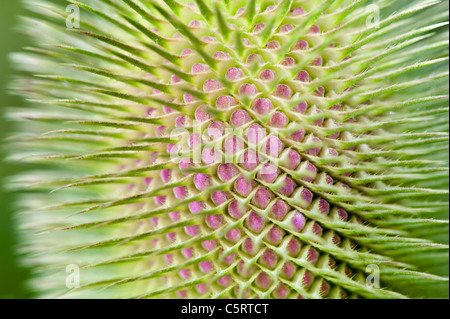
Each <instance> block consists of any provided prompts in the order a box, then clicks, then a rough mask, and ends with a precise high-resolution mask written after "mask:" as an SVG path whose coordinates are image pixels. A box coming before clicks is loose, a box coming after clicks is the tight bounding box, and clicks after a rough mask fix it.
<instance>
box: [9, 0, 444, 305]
mask: <svg viewBox="0 0 450 319" xmlns="http://www.w3.org/2000/svg"><path fill="white" fill-rule="evenodd" d="M25 4H26V6H27V8H28V9H30V10H31V11H33V12H32V13H30V17H29V18H24V19H23V21H22V24H21V25H22V30H23V31H25V32H26V33H27V34H29V35H31V37H32V38H33V41H34V46H32V47H28V48H26V50H27V52H26V53H19V54H16V55H15V56H14V57H13V61H14V63H15V65H16V66H17V68H19V69H20V70H23V71H25V72H24V73H23V75H21V76H18V78H17V80H16V82H15V83H14V85H13V88H14V89H15V90H16V92H18V93H19V94H21V95H22V96H24V97H26V98H27V99H28V100H29V102H28V103H29V107H27V108H24V109H15V110H12V111H11V113H10V115H11V118H13V119H15V120H18V124H17V128H18V130H17V131H18V132H17V133H16V134H15V138H14V139H13V143H12V146H11V147H12V148H13V152H14V155H15V156H16V158H17V157H20V158H21V159H22V160H26V161H30V162H32V163H33V170H30V171H27V172H26V173H25V174H24V175H23V176H18V177H17V178H16V180H15V184H13V185H17V187H19V188H20V189H21V190H22V200H21V202H20V204H21V212H20V214H19V215H18V221H19V225H20V230H21V231H20V234H21V240H22V246H21V250H20V252H21V253H23V255H24V261H25V262H26V264H27V265H28V266H30V267H32V268H33V269H34V270H35V275H34V279H33V281H32V283H31V285H32V286H33V288H34V289H35V290H36V292H37V293H38V294H39V296H45V297H87V298H107V297H112V298H257V297H258V298H404V297H446V296H447V294H448V283H447V280H448V278H447V276H448V251H447V248H448V246H447V244H448V224H447V222H446V219H447V218H448V217H447V215H448V213H447V209H446V207H447V206H446V201H447V189H448V180H447V171H446V166H447V165H448V154H447V146H448V113H447V112H448V108H447V104H448V97H447V90H448V89H447V84H448V83H447V81H448V78H447V76H448V73H447V70H446V69H447V67H448V61H447V57H448V42H447V32H446V25H447V23H446V21H447V6H448V3H446V2H442V3H441V2H440V1H401V0H399V1H384V0H379V1H364V0H358V1H350V0H340V1H330V0H321V1H319V0H283V1H270V0H267V1H264V0H245V1H243V0H242V1H241V0H237V1H209V0H197V1H194V2H188V1H182V0H178V1H174V0H170V1H169V0H154V1H148V0H139V1H138V0H95V1H93V0H83V2H76V1H70V2H64V1H56V2H55V3H53V2H49V1H43V0H27V1H25ZM68 4H71V6H70V7H66V6H67V5H68ZM68 8H69V9H70V8H71V9H72V11H71V10H68ZM75 9H78V10H79V13H80V15H79V19H80V20H79V22H80V26H79V28H78V27H73V25H72V27H69V26H68V24H67V23H68V22H72V24H73V22H74V21H76V19H77V16H76V12H77V10H75ZM74 19H75V20H74ZM25 190H26V191H25ZM68 266H70V267H75V268H76V269H79V278H80V287H73V285H72V286H71V285H70V282H69V283H68V279H67V278H68V276H69V273H68V272H66V271H67V269H72V268H70V267H69V268H68ZM69 281H70V280H69Z"/></svg>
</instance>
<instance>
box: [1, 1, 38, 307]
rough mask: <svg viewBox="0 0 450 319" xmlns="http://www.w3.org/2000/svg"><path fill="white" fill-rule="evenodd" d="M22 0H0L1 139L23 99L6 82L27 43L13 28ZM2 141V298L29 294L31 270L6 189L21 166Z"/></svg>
mask: <svg viewBox="0 0 450 319" xmlns="http://www.w3.org/2000/svg"><path fill="white" fill-rule="evenodd" d="M24 11H25V10H23V8H22V5H21V1H18V0H1V1H0V141H1V142H2V141H3V139H4V137H5V136H6V133H7V132H8V131H10V130H11V124H10V123H7V122H6V121H5V119H4V111H5V108H6V107H10V106H20V105H21V104H23V101H22V100H21V99H20V98H19V97H16V96H11V95H8V93H7V89H6V87H7V85H8V83H9V81H11V79H12V74H13V72H14V71H13V70H12V68H11V66H10V63H9V61H8V56H9V54H10V53H11V52H17V51H19V50H20V49H21V48H22V47H23V46H25V45H26V38H24V36H23V35H21V34H19V33H17V32H16V31H14V29H15V27H16V26H17V23H18V16H19V15H21V14H24ZM1 142H0V298H1V299H6V298H30V297H32V295H31V293H30V292H29V291H27V288H26V284H25V281H26V279H27V277H28V271H27V270H26V269H23V268H21V267H20V266H19V262H18V258H17V255H16V254H15V252H14V251H15V248H16V245H17V241H16V237H15V230H14V224H13V218H12V215H13V207H12V206H13V202H14V200H15V195H14V194H10V193H6V192H5V189H4V184H5V182H4V178H5V177H7V176H10V175H11V174H14V173H15V172H18V171H19V170H20V169H21V168H20V167H18V166H16V165H13V164H11V163H5V162H4V161H3V159H4V157H5V152H4V146H2V144H1Z"/></svg>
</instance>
